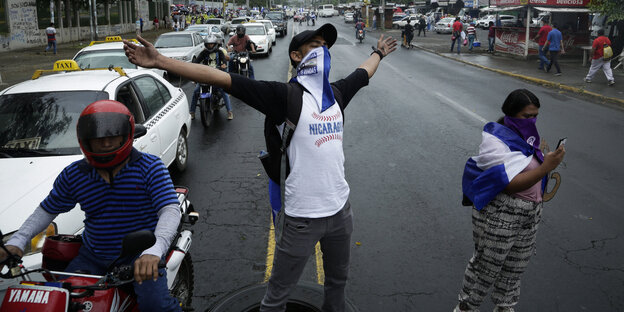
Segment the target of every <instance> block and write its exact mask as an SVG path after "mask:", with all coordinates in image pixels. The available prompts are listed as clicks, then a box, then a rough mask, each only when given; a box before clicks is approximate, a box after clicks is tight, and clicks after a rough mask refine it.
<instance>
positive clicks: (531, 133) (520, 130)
mask: <svg viewBox="0 0 624 312" xmlns="http://www.w3.org/2000/svg"><path fill="white" fill-rule="evenodd" d="M536 121H537V118H528V119H525V118H514V117H509V116H505V118H504V119H503V123H504V124H505V126H507V128H509V129H511V130H513V131H514V132H515V133H517V134H518V135H519V136H520V137H522V138H523V139H524V140H526V142H527V143H528V144H529V145H531V146H533V148H534V149H535V156H537V159H539V161H540V163H542V162H544V154H542V151H541V150H540V148H539V147H540V136H539V133H538V132H537V127H536V126H535V122H536Z"/></svg>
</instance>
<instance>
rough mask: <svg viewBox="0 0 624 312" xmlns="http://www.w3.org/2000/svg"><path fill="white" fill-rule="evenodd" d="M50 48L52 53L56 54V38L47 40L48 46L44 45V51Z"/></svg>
mask: <svg viewBox="0 0 624 312" xmlns="http://www.w3.org/2000/svg"><path fill="white" fill-rule="evenodd" d="M50 48H53V49H54V54H56V40H54V41H48V46H47V47H46V49H45V51H46V52H48V50H50Z"/></svg>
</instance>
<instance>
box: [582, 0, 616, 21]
mask: <svg viewBox="0 0 624 312" xmlns="http://www.w3.org/2000/svg"><path fill="white" fill-rule="evenodd" d="M622 8H624V0H591V1H590V3H589V9H590V10H592V11H594V12H596V13H600V14H602V15H606V16H608V17H609V18H608V20H607V21H609V22H614V21H618V20H624V9H622Z"/></svg>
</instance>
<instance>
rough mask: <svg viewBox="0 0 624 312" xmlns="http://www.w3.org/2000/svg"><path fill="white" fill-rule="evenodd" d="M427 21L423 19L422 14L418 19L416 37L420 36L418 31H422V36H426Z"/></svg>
mask: <svg viewBox="0 0 624 312" xmlns="http://www.w3.org/2000/svg"><path fill="white" fill-rule="evenodd" d="M426 28H427V21H425V17H424V16H423V15H421V16H420V18H419V19H418V37H420V32H421V31H422V33H423V37H427V30H426Z"/></svg>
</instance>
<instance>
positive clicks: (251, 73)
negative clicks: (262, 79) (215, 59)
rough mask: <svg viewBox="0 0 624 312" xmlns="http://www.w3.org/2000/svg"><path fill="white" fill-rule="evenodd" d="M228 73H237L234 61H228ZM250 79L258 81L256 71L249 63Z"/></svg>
mask: <svg viewBox="0 0 624 312" xmlns="http://www.w3.org/2000/svg"><path fill="white" fill-rule="evenodd" d="M228 72H230V73H236V69H235V68H234V60H229V61H228ZM249 78H251V79H256V78H255V76H254V69H253V66H251V63H249Z"/></svg>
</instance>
